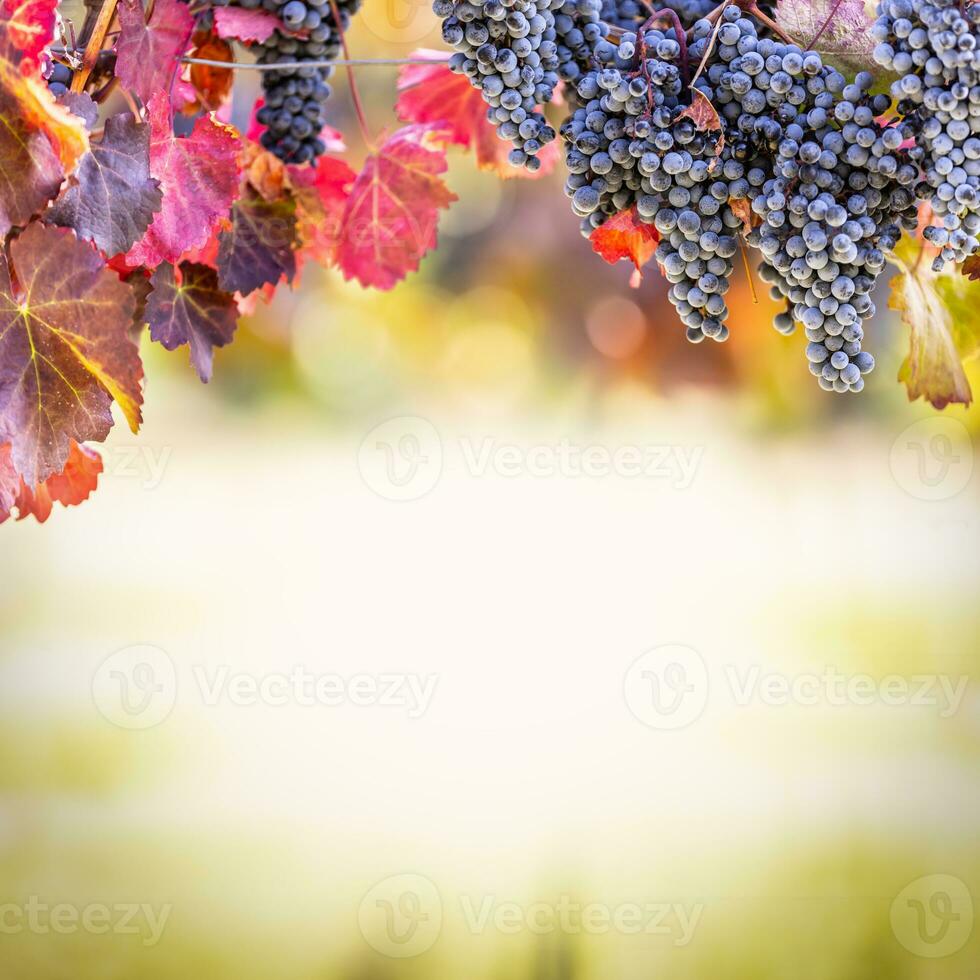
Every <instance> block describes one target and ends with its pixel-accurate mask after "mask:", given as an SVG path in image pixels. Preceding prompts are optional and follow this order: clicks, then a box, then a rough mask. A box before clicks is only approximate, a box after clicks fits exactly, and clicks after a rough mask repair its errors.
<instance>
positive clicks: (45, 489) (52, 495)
mask: <svg viewBox="0 0 980 980" xmlns="http://www.w3.org/2000/svg"><path fill="white" fill-rule="evenodd" d="M101 472H102V457H101V456H99V454H98V453H97V452H96V451H95V450H94V449H89V448H88V447H86V446H80V445H79V444H78V443H77V442H74V441H72V443H71V445H70V447H69V450H68V460H67V462H66V463H65V468H64V469H63V470H62V471H61V472H60V473H54V474H52V475H51V476H49V477H48V478H47V479H46V480H43V481H42V482H41V483H39V484H38V485H37V486H36V487H34V489H33V490H32V489H31V488H30V487H29V486H27V484H26V483H25V482H24V481H23V480H22V479H21V478H20V476H19V475H18V474H17V471H16V469H15V468H14V465H13V462H12V460H11V453H10V444H9V443H7V444H6V445H3V446H0V524H2V523H3V522H4V521H5V520H7V518H8V517H10V515H11V511H12V510H13V509H14V508H15V507H16V508H17V519H18V520H20V521H22V520H24V519H25V518H26V517H28V516H33V517H35V518H36V519H37V521H38V523H39V524H43V523H44V522H45V521H46V520H47V519H48V518H49V517H50V516H51V511H52V509H53V508H54V505H55V503H59V504H62V505H63V506H64V507H72V506H74V505H75V504H80V503H81V502H82V501H83V500H87V499H88V497H89V495H90V494H91V493H92V491H93V490H95V488H96V487H97V486H98V483H99V474H100V473H101Z"/></svg>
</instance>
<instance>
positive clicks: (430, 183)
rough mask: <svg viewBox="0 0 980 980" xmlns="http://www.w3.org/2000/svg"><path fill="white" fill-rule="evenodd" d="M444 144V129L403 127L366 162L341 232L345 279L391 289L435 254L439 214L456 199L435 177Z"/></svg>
mask: <svg viewBox="0 0 980 980" xmlns="http://www.w3.org/2000/svg"><path fill="white" fill-rule="evenodd" d="M448 139H449V129H448V127H446V126H422V125H416V126H405V127H403V128H402V129H399V130H397V131H396V132H395V133H393V134H392V135H391V136H390V137H389V138H388V140H387V141H386V142H385V143H384V145H383V146H382V147H381V148H380V149H379V150H377V151H376V152H374V153H372V154H371V155H370V156H368V158H367V160H365V161H364V168H363V169H362V170H361V172H360V173H359V174H358V175H357V179H356V180H355V181H354V186H353V187H352V189H351V192H350V196H349V197H348V199H347V205H346V207H345V208H344V216H343V222H342V225H341V228H340V242H339V247H338V249H337V263H338V265H339V266H340V268H341V270H342V271H343V273H344V278H345V279H356V280H357V281H358V282H359V283H360V284H361V285H362V286H375V287H377V288H378V289H391V288H392V287H393V286H394V285H395V283H397V282H399V281H401V280H402V279H404V278H405V276H406V274H407V273H409V272H414V271H415V270H416V269H418V267H419V262H420V261H421V260H422V257H423V256H424V255H425V254H426V252H428V251H429V250H430V249H432V248H435V245H436V226H437V224H438V220H439V209H440V208H448V207H449V205H450V204H452V202H453V201H455V200H456V199H457V198H456V195H455V194H453V192H452V191H450V190H449V188H448V187H446V185H445V183H444V182H443V180H442V178H441V177H440V176H439V175H440V174H443V173H445V172H446V170H447V168H448V164H447V162H446V151H445V143H446V142H447V141H448Z"/></svg>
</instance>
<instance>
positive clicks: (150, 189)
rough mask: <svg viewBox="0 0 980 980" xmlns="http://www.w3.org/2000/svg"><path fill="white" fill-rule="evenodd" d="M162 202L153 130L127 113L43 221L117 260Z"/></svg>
mask: <svg viewBox="0 0 980 980" xmlns="http://www.w3.org/2000/svg"><path fill="white" fill-rule="evenodd" d="M161 200H162V195H161V193H160V186H159V184H158V183H157V181H156V180H154V178H153V177H151V176H150V127H149V126H146V125H144V124H141V123H138V122H137V121H136V120H135V119H134V118H133V115H132V113H129V112H124V113H122V114H120V115H118V116H111V117H110V118H109V119H107V120H106V123H105V133H104V135H103V137H102V139H101V141H100V142H99V143H95V144H93V145H92V151H91V152H90V153H89V154H88V155H87V156H86V157H84V158H83V159H82V162H81V164H80V165H79V167H78V172H77V174H76V176H75V179H74V180H73V181H72V183H71V185H70V186H69V187H68V188H67V189H66V190H65V191H64V192H63V193H62V195H61V197H59V198H58V200H57V201H55V203H54V205H53V206H52V207H51V209H50V210H49V211H48V212H47V214H45V216H44V219H45V220H46V221H48V222H50V223H51V224H55V225H61V226H62V227H64V228H74V229H75V231H76V232H77V234H78V237H79V238H86V239H89V240H90V241H93V242H95V244H96V245H98V246H99V248H101V249H102V251H103V252H105V253H106V255H118V254H119V253H120V252H126V251H128V250H129V249H130V248H132V246H133V244H134V243H135V242H137V241H139V240H140V239H141V238H142V237H143V235H144V233H145V232H146V229H147V228H149V226H150V222H151V221H152V220H153V215H154V214H155V213H156V212H157V211H159V210H160V202H161Z"/></svg>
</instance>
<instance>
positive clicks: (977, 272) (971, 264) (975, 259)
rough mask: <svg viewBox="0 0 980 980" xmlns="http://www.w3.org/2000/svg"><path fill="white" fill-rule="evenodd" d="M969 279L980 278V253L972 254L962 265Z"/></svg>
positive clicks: (961, 269)
mask: <svg viewBox="0 0 980 980" xmlns="http://www.w3.org/2000/svg"><path fill="white" fill-rule="evenodd" d="M960 271H961V272H962V273H963V275H964V276H966V277H967V279H973V280H980V255H971V256H970V257H969V258H968V259H967V260H966V261H965V262H964V263H963V265H962V266H961V267H960Z"/></svg>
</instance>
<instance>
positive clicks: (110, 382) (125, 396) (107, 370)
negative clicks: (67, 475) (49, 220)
mask: <svg viewBox="0 0 980 980" xmlns="http://www.w3.org/2000/svg"><path fill="white" fill-rule="evenodd" d="M135 306H136V300H135V299H134V297H133V294H132V291H131V290H130V288H129V287H128V286H127V285H126V284H125V283H123V282H121V281H120V279H119V277H118V276H117V275H116V273H115V272H113V271H112V270H110V269H108V268H106V266H105V263H104V262H103V260H102V258H101V256H100V255H99V254H98V252H96V251H95V249H94V248H93V247H92V246H91V245H89V244H87V243H86V242H80V241H79V240H78V239H77V238H76V237H75V235H74V233H73V232H71V231H68V230H67V229H64V228H51V227H48V226H46V225H41V224H37V223H34V224H32V225H29V226H28V227H27V229H26V230H25V231H24V232H23V233H22V234H20V235H19V236H18V237H17V238H15V239H14V240H13V241H12V242H11V243H10V245H9V258H8V256H6V255H0V433H2V435H3V438H4V439H5V440H8V441H10V442H11V443H12V444H13V462H14V466H16V467H17V471H18V472H19V473H20V474H21V476H23V477H24V480H25V481H26V482H27V484H28V485H29V486H35V485H36V484H37V483H39V482H40V481H41V480H44V479H46V478H47V477H49V476H50V475H51V474H52V473H58V472H60V471H61V470H62V469H63V468H64V465H65V462H66V461H67V459H68V451H69V447H70V442H71V440H72V439H74V440H75V441H76V442H83V441H86V440H89V439H91V440H95V441H99V442H101V441H102V440H103V439H105V437H106V436H107V435H108V433H109V429H110V428H111V426H112V411H111V406H112V402H113V400H115V401H117V402H118V403H119V407H120V408H121V409H122V412H123V415H125V417H126V420H127V421H128V422H129V425H130V428H131V429H132V430H133V431H134V432H135V431H137V429H138V428H139V425H140V422H141V421H142V417H141V415H140V405H141V403H142V400H143V395H142V392H141V390H140V380H141V378H142V377H143V366H142V364H141V363H140V357H139V351H138V350H137V347H136V345H135V344H134V343H133V342H132V341H131V340H130V336H129V331H130V328H131V327H132V323H133V314H134V311H135Z"/></svg>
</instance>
